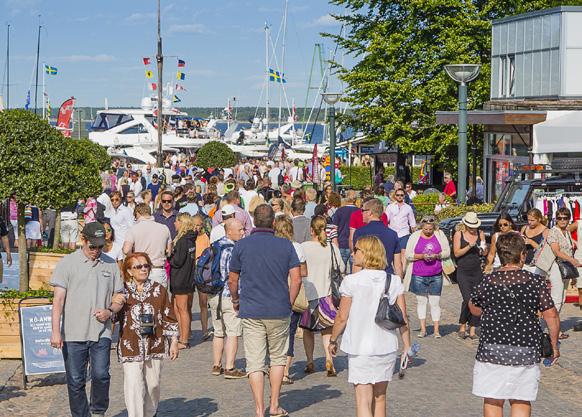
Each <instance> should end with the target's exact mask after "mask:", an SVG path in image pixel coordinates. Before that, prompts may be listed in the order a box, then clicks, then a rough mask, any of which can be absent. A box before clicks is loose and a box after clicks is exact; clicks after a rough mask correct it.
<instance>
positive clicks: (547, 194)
mask: <svg viewBox="0 0 582 417" xmlns="http://www.w3.org/2000/svg"><path fill="white" fill-rule="evenodd" d="M569 195H571V196H574V197H582V191H564V192H543V193H540V194H534V197H562V196H569Z"/></svg>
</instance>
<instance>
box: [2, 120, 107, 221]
mask: <svg viewBox="0 0 582 417" xmlns="http://www.w3.org/2000/svg"><path fill="white" fill-rule="evenodd" d="M108 164H109V156H108V155H107V153H106V152H105V151H104V149H103V148H101V147H100V146H99V145H97V144H94V143H92V142H90V141H88V140H75V139H68V138H64V137H63V135H62V134H61V133H60V132H59V131H58V130H56V129H55V128H54V127H52V126H50V125H49V124H48V123H47V122H46V121H44V120H42V119H40V118H39V117H38V116H36V115H34V114H33V113H31V112H27V111H24V110H18V109H17V110H6V111H3V112H0V177H1V178H2V182H1V183H0V196H1V197H8V196H10V195H11V194H12V193H15V194H16V199H17V201H19V202H23V203H28V204H34V205H36V206H39V207H43V208H47V207H52V208H55V209H61V208H63V207H65V206H66V205H69V204H72V203H75V202H76V201H77V200H78V199H79V198H86V197H88V196H90V195H95V194H98V193H99V192H100V190H101V181H100V177H99V171H100V169H103V168H104V167H106V166H107V165H108Z"/></svg>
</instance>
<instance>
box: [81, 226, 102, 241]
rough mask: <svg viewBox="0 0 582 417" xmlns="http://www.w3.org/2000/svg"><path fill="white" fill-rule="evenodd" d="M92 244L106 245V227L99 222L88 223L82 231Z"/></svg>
mask: <svg viewBox="0 0 582 417" xmlns="http://www.w3.org/2000/svg"><path fill="white" fill-rule="evenodd" d="M81 233H82V234H83V236H84V237H85V239H87V240H88V241H89V243H90V244H91V245H94V246H103V245H105V228H104V227H103V225H102V224H101V223H99V222H91V223H87V224H86V225H85V227H83V231H82V232H81Z"/></svg>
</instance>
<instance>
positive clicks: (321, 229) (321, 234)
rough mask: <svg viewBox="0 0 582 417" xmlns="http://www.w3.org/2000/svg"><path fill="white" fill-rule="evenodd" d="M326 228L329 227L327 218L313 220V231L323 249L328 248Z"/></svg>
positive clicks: (318, 217) (319, 217)
mask: <svg viewBox="0 0 582 417" xmlns="http://www.w3.org/2000/svg"><path fill="white" fill-rule="evenodd" d="M325 226H327V222H326V221H325V217H323V216H315V217H314V218H313V219H311V230H312V231H313V234H314V235H315V236H317V240H318V241H319V243H320V244H321V246H323V247H326V246H327V233H325Z"/></svg>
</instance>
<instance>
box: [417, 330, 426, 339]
mask: <svg viewBox="0 0 582 417" xmlns="http://www.w3.org/2000/svg"><path fill="white" fill-rule="evenodd" d="M418 337H419V338H421V339H422V338H423V337H426V331H424V332H420V333H419V334H418Z"/></svg>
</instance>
